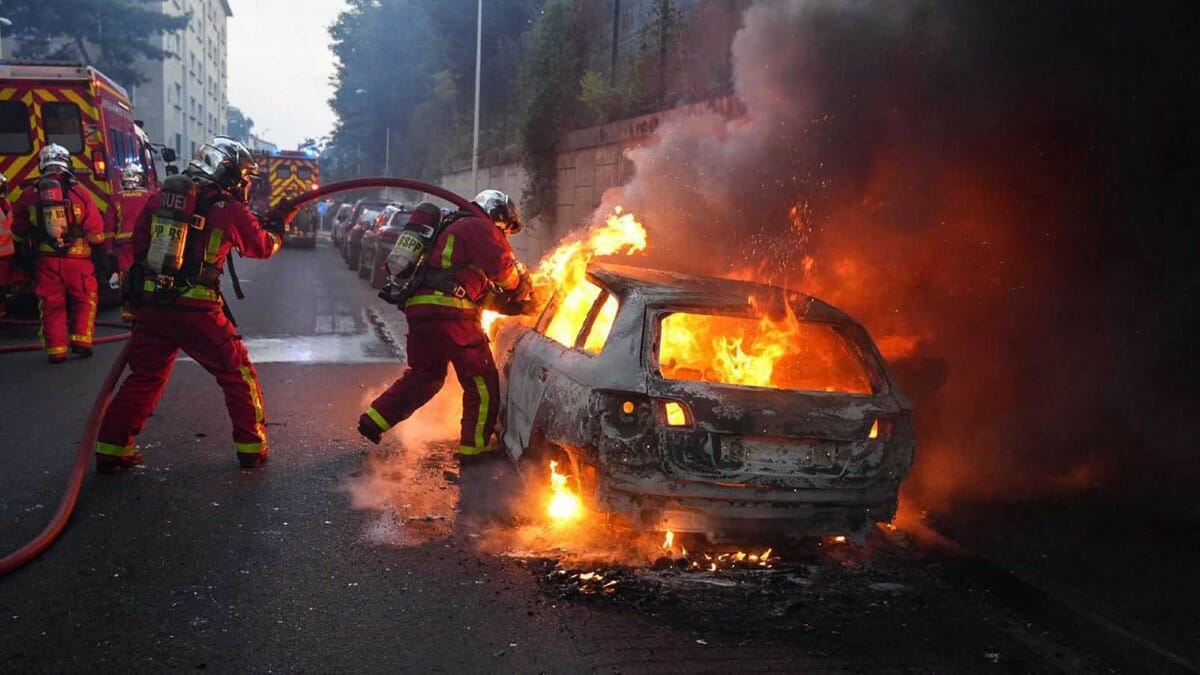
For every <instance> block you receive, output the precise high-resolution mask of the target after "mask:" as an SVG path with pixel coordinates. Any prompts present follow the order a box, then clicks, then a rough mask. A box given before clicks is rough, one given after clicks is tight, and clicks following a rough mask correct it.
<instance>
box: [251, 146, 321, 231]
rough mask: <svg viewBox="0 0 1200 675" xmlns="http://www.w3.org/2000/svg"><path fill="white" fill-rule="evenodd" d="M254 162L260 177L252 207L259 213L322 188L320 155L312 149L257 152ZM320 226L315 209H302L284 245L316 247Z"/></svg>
mask: <svg viewBox="0 0 1200 675" xmlns="http://www.w3.org/2000/svg"><path fill="white" fill-rule="evenodd" d="M254 159H255V161H257V162H258V168H259V172H260V174H261V175H260V177H259V178H258V180H256V181H255V182H254V186H253V188H252V190H251V193H250V208H251V209H252V210H254V211H255V212H256V213H266V212H267V211H268V210H269V209H270V208H272V207H274V206H275V205H276V204H278V203H279V202H280V201H281V200H283V199H284V198H286V197H294V196H296V195H299V194H304V193H305V192H308V191H310V190H316V189H317V188H318V187H320V183H319V178H320V171H319V169H318V167H317V153H315V152H313V151H311V150H257V151H255V152H254ZM317 224H318V219H317V216H316V212H315V210H314V209H313V208H312V207H308V208H305V209H303V210H301V212H300V213H299V214H298V215H297V216H296V218H295V219H294V220H293V221H292V223H291V224H290V226H289V227H288V229H287V231H286V232H285V233H284V244H292V245H295V246H302V247H305V248H315V247H316V245H317Z"/></svg>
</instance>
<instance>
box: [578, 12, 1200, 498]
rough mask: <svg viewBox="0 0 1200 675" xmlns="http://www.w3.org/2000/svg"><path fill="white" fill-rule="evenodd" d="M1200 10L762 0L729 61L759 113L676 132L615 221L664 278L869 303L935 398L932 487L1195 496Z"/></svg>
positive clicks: (910, 372) (684, 122)
mask: <svg viewBox="0 0 1200 675" xmlns="http://www.w3.org/2000/svg"><path fill="white" fill-rule="evenodd" d="M1195 23H1196V22H1195V20H1194V19H1192V18H1191V12H1189V11H1188V6H1187V3H1177V4H1171V5H1167V4H1160V5H1157V6H1155V5H1154V3H1149V5H1147V4H1139V5H1138V6H1137V7H1136V8H1133V7H1130V6H1129V4H1128V3H1105V2H1088V3H1071V2H1058V3H1047V2H1034V1H1032V0H1016V1H1012V2H1003V3H999V2H997V3H967V2H959V1H957V0H943V1H935V0H928V1H920V0H911V1H904V0H788V1H782V0H778V1H777V0H771V1H763V2H759V3H756V4H755V5H753V6H752V7H751V8H750V9H749V10H748V11H747V12H746V14H745V16H744V17H743V27H742V30H741V31H740V32H739V33H738V34H737V36H736V38H735V39H734V42H733V46H732V49H733V55H734V72H735V88H736V93H737V95H738V97H739V98H741V100H742V101H743V102H744V103H745V105H746V108H747V111H748V112H747V115H746V116H745V117H744V118H742V119H737V120H733V121H730V122H727V121H725V120H722V119H719V118H716V117H712V118H688V119H681V120H677V121H674V122H671V123H668V124H667V125H665V126H664V127H663V128H662V129H661V130H660V140H659V142H658V143H657V144H656V145H654V146H652V147H647V148H643V149H639V150H637V151H634V152H632V153H631V159H632V160H633V162H634V163H635V166H636V174H635V177H634V178H633V180H632V181H631V182H630V183H629V184H628V185H626V186H623V187H622V188H620V189H617V190H613V191H611V192H610V193H609V194H606V195H605V200H604V201H605V203H604V205H603V206H602V209H601V210H602V211H607V210H608V209H609V208H610V207H611V206H612V205H614V204H621V205H622V206H624V207H625V208H627V209H628V210H631V211H633V212H634V213H637V214H639V215H640V216H642V217H643V218H644V220H645V222H646V224H647V226H648V228H649V229H650V231H651V245H650V251H649V253H650V255H651V256H652V257H653V259H652V260H651V262H652V263H654V264H658V265H660V266H664V267H670V268H674V269H680V270H684V271H694V272H701V273H708V274H721V273H730V272H736V271H739V270H746V269H751V270H755V271H756V276H757V277H758V278H762V279H766V280H770V281H772V282H774V283H779V284H785V285H790V286H793V287H799V288H802V289H805V290H808V291H810V292H812V293H814V294H816V295H819V296H822V297H825V298H826V299H828V300H830V301H832V302H834V303H835V304H838V305H839V306H841V307H843V308H844V309H846V310H848V311H849V312H851V313H852V314H854V315H855V316H857V317H858V318H859V319H860V320H861V321H862V322H863V323H864V324H865V325H866V326H867V328H868V329H869V330H870V331H871V332H872V334H873V335H874V336H875V337H876V338H877V340H879V341H880V342H881V344H882V345H883V346H884V351H885V352H887V353H889V354H890V356H891V357H892V359H893V363H894V365H895V368H896V370H897V372H898V374H899V376H900V377H901V378H902V380H903V381H904V384H905V387H906V389H907V390H908V391H909V393H910V395H911V396H912V397H913V398H914V399H916V401H915V402H916V404H917V406H918V408H919V410H918V414H917V422H918V431H919V434H920V446H919V450H918V454H919V460H918V465H917V473H916V479H915V480H914V486H915V487H916V488H917V489H918V490H919V491H920V492H921V494H922V495H923V496H924V497H925V498H926V499H929V500H932V499H934V498H938V497H976V498H1003V497H1012V498H1023V497H1026V496H1029V495H1031V494H1046V493H1057V492H1060V491H1073V490H1079V489H1091V488H1100V489H1111V490H1117V489H1121V491H1122V493H1127V492H1128V490H1127V489H1130V488H1133V489H1136V490H1140V491H1142V493H1145V490H1144V488H1147V487H1153V488H1154V490H1155V492H1156V493H1157V494H1165V493H1169V492H1171V491H1172V490H1173V489H1175V488H1179V490H1180V492H1181V493H1182V494H1187V493H1188V491H1189V490H1190V489H1191V487H1192V485H1194V481H1195V479H1196V478H1198V477H1200V469H1197V467H1200V462H1194V461H1192V454H1193V453H1194V452H1195V451H1196V449H1195V447H1194V442H1193V441H1192V439H1193V438H1194V437H1195V435H1196V434H1195V432H1194V431H1192V430H1191V429H1190V428H1189V426H1190V424H1189V421H1188V418H1187V415H1188V412H1189V411H1190V410H1192V409H1193V406H1194V404H1195V403H1196V399H1197V396H1196V394H1195V390H1196V387H1195V385H1194V384H1192V383H1193V382H1194V381H1195V379H1194V378H1195V376H1196V374H1197V370H1198V369H1197V368H1196V367H1195V365H1194V359H1193V358H1191V351H1190V344H1191V330H1192V328H1193V327H1194V326H1195V325H1196V323H1197V322H1196V318H1197V315H1198V312H1197V306H1196V300H1195V292H1194V289H1195V282H1194V280H1193V278H1194V275H1195V269H1196V267H1197V266H1196V264H1195V262H1194V261H1195V256H1196V254H1197V247H1196V235H1195V232H1196V227H1197V225H1198V223H1197V208H1196V204H1197V199H1196V193H1197V188H1198V186H1200V168H1198V165H1197V159H1196V154H1195V152H1196V150H1197V149H1198V148H1197V142H1196V141H1197V130H1196V125H1195V124H1194V121H1195V120H1197V119H1200V118H1198V117H1197V116H1196V114H1197V112H1200V110H1197V108H1196V105H1195V104H1194V103H1192V102H1191V101H1192V100H1193V99H1194V98H1195V97H1196V94H1197V91H1196V86H1195V85H1196V82H1195V80H1196V78H1197V73H1200V68H1198V66H1200V58H1198V57H1197V48H1196V46H1195V44H1196V41H1195V40H1193V39H1192V38H1190V35H1194V34H1195V33H1194V32H1192V31H1194V29H1195V28H1196V25H1195ZM789 214H791V215H789ZM679 251H688V252H689V253H688V255H687V256H680V255H678V252H679ZM698 251H699V252H703V253H704V255H698V254H696V252H698ZM740 273H745V272H744V271H743V272H740Z"/></svg>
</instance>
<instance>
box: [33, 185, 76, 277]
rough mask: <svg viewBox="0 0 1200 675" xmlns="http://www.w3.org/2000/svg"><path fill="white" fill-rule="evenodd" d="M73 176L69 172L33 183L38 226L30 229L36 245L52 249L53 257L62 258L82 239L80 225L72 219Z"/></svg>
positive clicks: (73, 211) (73, 215) (73, 216)
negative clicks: (44, 245)
mask: <svg viewBox="0 0 1200 675" xmlns="http://www.w3.org/2000/svg"><path fill="white" fill-rule="evenodd" d="M74 187H75V177H74V176H72V175H71V174H70V173H66V172H63V173H47V174H45V175H43V176H42V177H41V178H39V179H38V180H37V182H36V183H34V189H35V190H37V196H38V205H37V216H38V227H36V228H34V229H33V235H34V236H33V238H34V239H35V240H36V243H37V245H39V246H40V245H41V244H48V245H50V246H52V247H54V255H59V256H61V255H65V254H66V253H67V251H68V250H69V249H70V248H71V246H72V245H73V244H74V243H75V242H76V241H77V240H79V239H82V238H83V225H82V224H81V223H80V222H79V219H78V218H76V217H75V207H74V205H73V204H72V203H71V192H72V190H73V189H74Z"/></svg>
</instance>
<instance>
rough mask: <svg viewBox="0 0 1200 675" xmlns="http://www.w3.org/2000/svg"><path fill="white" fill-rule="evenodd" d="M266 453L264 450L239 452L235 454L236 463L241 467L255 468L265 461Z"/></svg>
mask: <svg viewBox="0 0 1200 675" xmlns="http://www.w3.org/2000/svg"><path fill="white" fill-rule="evenodd" d="M267 455H268V452H267V451H266V450H263V451H262V452H239V453H238V454H237V458H238V464H239V465H241V467H242V468H243V469H257V468H258V467H260V466H262V465H263V464H266V463H267Z"/></svg>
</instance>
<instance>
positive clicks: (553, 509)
mask: <svg viewBox="0 0 1200 675" xmlns="http://www.w3.org/2000/svg"><path fill="white" fill-rule="evenodd" d="M546 514H547V515H549V516H550V520H551V521H552V522H554V523H556V524H558V523H570V522H573V521H576V520H579V518H580V517H581V516H582V515H583V503H582V502H581V501H580V500H579V496H578V495H576V494H575V493H574V492H571V488H570V487H568V486H567V477H566V476H565V475H563V474H561V473H559V472H558V462H556V461H554V460H550V503H549V504H547V505H546Z"/></svg>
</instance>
